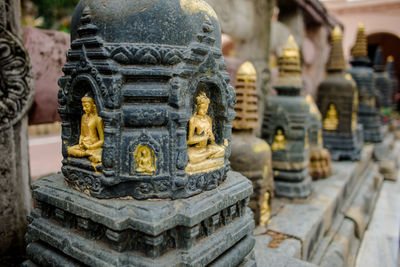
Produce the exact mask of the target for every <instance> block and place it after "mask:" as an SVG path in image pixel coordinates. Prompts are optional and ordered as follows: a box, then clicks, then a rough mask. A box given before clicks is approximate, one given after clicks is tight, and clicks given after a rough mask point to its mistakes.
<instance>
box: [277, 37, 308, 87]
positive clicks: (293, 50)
mask: <svg viewBox="0 0 400 267" xmlns="http://www.w3.org/2000/svg"><path fill="white" fill-rule="evenodd" d="M278 66H279V77H278V81H277V83H276V85H277V86H294V87H301V84H302V82H301V65H300V52H299V46H298V45H297V43H296V41H295V40H294V37H293V35H290V36H289V38H288V39H287V41H286V43H285V45H284V46H283V52H282V54H281V55H280V56H279V59H278Z"/></svg>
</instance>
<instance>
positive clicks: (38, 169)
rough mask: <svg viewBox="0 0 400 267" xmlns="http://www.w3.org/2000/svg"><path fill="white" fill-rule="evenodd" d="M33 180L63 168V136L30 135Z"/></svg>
mask: <svg viewBox="0 0 400 267" xmlns="http://www.w3.org/2000/svg"><path fill="white" fill-rule="evenodd" d="M29 157H30V169H31V182H34V181H36V180H37V179H38V178H39V177H42V176H45V175H48V174H51V173H55V172H58V171H60V170H61V160H62V155H61V136H60V135H46V136H34V137H31V136H30V137H29Z"/></svg>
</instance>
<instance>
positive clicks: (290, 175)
mask: <svg viewBox="0 0 400 267" xmlns="http://www.w3.org/2000/svg"><path fill="white" fill-rule="evenodd" d="M278 65H279V76H278V81H277V83H276V85H275V86H274V88H275V89H276V91H277V95H276V96H271V97H269V98H268V99H267V100H266V103H265V113H264V121H263V126H262V138H263V139H264V140H266V141H267V142H268V144H269V145H270V146H271V150H272V168H273V171H274V181H275V194H276V196H278V197H287V198H306V197H307V196H309V195H310V194H311V192H312V187H311V177H310V175H309V170H308V167H309V144H308V125H309V121H308V120H309V106H308V105H307V101H306V99H305V98H304V97H302V96H300V91H301V84H302V79H301V68H300V53H299V48H298V46H297V44H296V42H295V40H294V38H293V36H289V38H288V40H287V42H286V44H285V45H284V47H283V52H282V54H281V55H280V56H279V60H278Z"/></svg>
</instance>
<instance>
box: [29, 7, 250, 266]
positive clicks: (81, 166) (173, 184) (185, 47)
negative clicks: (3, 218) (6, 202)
mask: <svg viewBox="0 0 400 267" xmlns="http://www.w3.org/2000/svg"><path fill="white" fill-rule="evenodd" d="M71 25H72V26H71V40H72V42H71V50H70V51H69V52H68V54H67V63H66V64H65V65H64V68H63V72H64V76H63V77H61V78H60V80H59V85H60V91H59V95H58V99H59V103H60V108H59V112H60V116H61V118H62V141H63V151H62V152H63V157H64V160H63V167H62V174H56V175H52V176H49V177H46V178H43V179H41V180H40V181H38V182H37V183H36V184H35V185H33V190H34V196H35V199H36V200H37V202H38V203H40V204H39V208H38V209H37V210H35V211H33V212H32V214H31V217H30V225H29V230H28V232H29V234H28V235H27V241H28V243H29V244H28V247H27V251H28V255H29V260H28V261H26V262H25V266H32V265H46V263H47V262H50V261H51V262H52V264H53V265H57V266H65V265H73V264H75V265H87V266H99V265H107V266H121V265H128V266H148V267H150V266H207V265H216V266H224V265H226V263H227V262H229V263H230V264H232V265H233V266H239V265H249V266H255V261H254V253H253V247H254V243H255V240H254V238H253V237H252V236H251V235H252V232H253V229H254V220H253V214H252V212H251V210H250V209H248V208H247V205H248V203H249V198H250V195H251V193H252V187H251V183H250V182H249V181H248V180H247V179H246V178H245V177H244V176H243V175H241V174H239V173H235V172H230V171H229V170H230V165H229V160H228V158H229V156H230V151H231V147H230V145H231V129H232V126H231V121H232V120H233V118H234V115H235V112H234V109H233V108H234V104H235V102H236V99H235V93H234V91H233V88H232V87H231V86H229V85H228V83H229V76H228V74H227V72H226V71H225V61H224V58H223V57H222V53H221V45H220V43H221V32H220V28H219V22H218V19H217V17H216V15H215V13H214V11H213V10H212V9H211V8H210V7H209V6H208V5H207V4H206V3H205V2H204V1H202V0H196V1H192V0H190V1H186V0H163V1H159V0H149V1H136V0H135V1H122V0H118V1H102V0H81V1H80V2H79V4H78V6H77V7H76V9H75V12H74V15H73V18H72V24H71ZM86 94H88V95H92V96H93V97H92V98H90V100H89V99H88V98H87V97H84V96H85V95H86ZM82 97H83V98H82ZM81 99H82V100H83V101H81ZM86 101H89V102H90V103H89V104H90V105H88V107H86V103H85V102H86ZM81 102H82V103H83V110H82V104H81ZM95 109H97V113H96V112H93V111H94V110H95ZM89 111H91V114H92V117H94V118H95V119H94V120H93V121H89V122H86V121H87V120H86V118H87V117H88V116H89V114H90V112H89ZM84 112H85V114H83V113H84ZM95 113H96V114H97V115H94V114H95ZM82 114H83V116H82ZM100 121H102V124H104V131H103V133H104V138H103V137H102V132H101V131H100V129H102V127H94V125H97V126H98V125H99V124H100ZM87 126H89V127H88V128H90V129H92V132H91V133H93V132H95V134H94V136H95V138H93V135H89V136H90V137H91V140H89V141H90V142H89V144H88V145H87V144H85V142H83V141H84V140H86V139H85V138H87V136H88V134H87V132H86V130H87V129H86V127H87ZM93 129H96V130H95V131H93ZM99 143H102V146H101V149H102V151H101V162H100V161H98V160H97V153H96V157H93V155H91V154H90V155H87V154H88V150H89V149H91V148H93V149H98V148H100V147H97V145H98V144H99ZM77 144H78V145H77ZM94 144H96V147H91V146H94ZM81 146H82V147H81ZM85 146H86V147H85ZM87 156H89V157H87ZM98 156H100V154H99V155H98ZM93 158H94V159H96V162H95V164H93V162H91V161H92V160H93ZM100 198H101V199H100ZM149 198H151V200H149ZM94 238H95V239H98V240H96V242H94V240H93V239H94ZM36 255H40V257H36Z"/></svg>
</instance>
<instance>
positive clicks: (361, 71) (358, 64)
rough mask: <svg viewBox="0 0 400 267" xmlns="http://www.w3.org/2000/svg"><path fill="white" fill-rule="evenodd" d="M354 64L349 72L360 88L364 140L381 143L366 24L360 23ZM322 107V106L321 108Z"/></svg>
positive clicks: (359, 108)
mask: <svg viewBox="0 0 400 267" xmlns="http://www.w3.org/2000/svg"><path fill="white" fill-rule="evenodd" d="M351 55H352V57H353V59H352V60H351V61H350V63H351V65H352V66H353V67H352V68H350V69H349V70H347V72H348V73H350V74H351V76H352V77H353V79H354V81H355V82H356V84H357V90H358V98H359V105H358V122H359V123H361V124H362V125H363V133H364V141H365V142H371V143H379V142H381V141H382V138H383V136H382V132H381V120H380V117H379V112H378V110H377V108H376V99H375V97H376V93H375V92H376V89H375V87H374V85H375V84H374V70H373V69H372V67H370V60H369V58H368V55H367V37H366V35H365V32H364V24H362V23H359V25H358V32H357V38H356V43H355V45H354V47H353V48H352V49H351ZM320 109H321V108H320Z"/></svg>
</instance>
